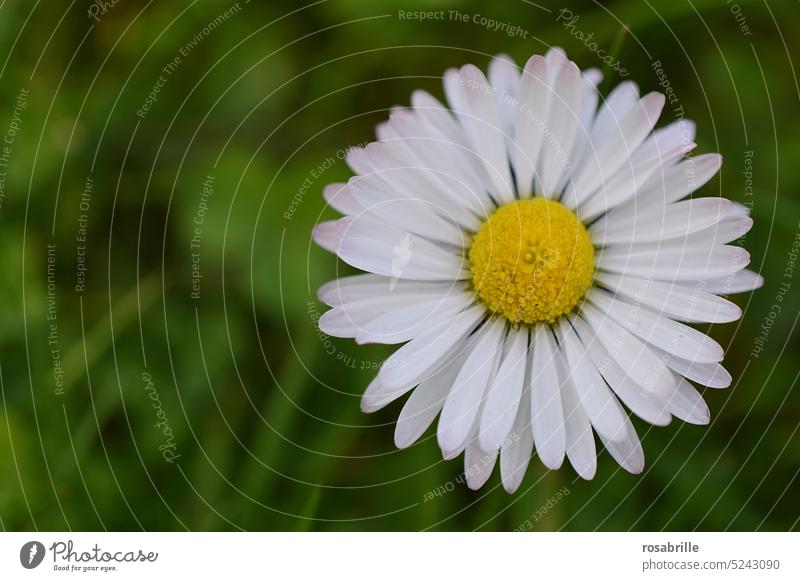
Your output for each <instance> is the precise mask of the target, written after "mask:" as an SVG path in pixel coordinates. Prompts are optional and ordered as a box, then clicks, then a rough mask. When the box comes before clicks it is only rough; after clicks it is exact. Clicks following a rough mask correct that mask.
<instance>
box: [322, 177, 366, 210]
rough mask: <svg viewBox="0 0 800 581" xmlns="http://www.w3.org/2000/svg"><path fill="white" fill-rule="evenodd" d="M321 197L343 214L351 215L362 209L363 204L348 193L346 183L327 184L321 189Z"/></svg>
mask: <svg viewBox="0 0 800 581" xmlns="http://www.w3.org/2000/svg"><path fill="white" fill-rule="evenodd" d="M322 197H323V198H325V201H326V202H328V205H329V206H330V207H331V208H333V209H334V210H336V211H337V212H340V213H341V214H344V215H345V216H353V215H355V214H359V213H361V212H363V211H364V208H363V206H361V204H359V203H358V202H357V201H356V199H355V198H354V197H353V196H352V195H351V194H350V190H348V189H347V184H328V185H327V186H325V187H324V188H323V189H322Z"/></svg>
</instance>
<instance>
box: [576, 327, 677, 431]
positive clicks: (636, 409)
mask: <svg viewBox="0 0 800 581" xmlns="http://www.w3.org/2000/svg"><path fill="white" fill-rule="evenodd" d="M571 321H572V323H573V325H575V329H576V330H577V331H578V335H579V336H580V338H581V342H582V343H583V345H584V347H585V349H586V351H587V352H588V353H589V356H590V357H591V358H592V361H593V362H594V364H595V365H596V366H597V370H598V371H599V372H600V373H601V375H602V376H603V378H604V379H605V380H606V382H608V385H609V386H610V387H611V389H613V390H614V393H616V394H617V396H619V398H620V399H621V400H622V402H623V403H624V404H625V405H626V406H628V408H630V410H631V411H632V412H633V413H635V414H636V415H637V416H639V417H640V418H642V419H643V420H644V421H646V422H648V423H651V424H653V425H656V426H666V425H667V424H669V423H670V421H671V420H672V416H671V415H670V413H669V410H667V409H666V407H665V405H664V401H663V400H662V399H661V398H659V397H657V396H655V395H653V394H652V393H651V392H649V391H647V390H646V389H644V388H643V387H642V386H640V385H638V384H637V383H636V382H635V381H634V380H633V379H632V378H631V377H630V376H629V375H627V374H626V373H625V372H624V371H623V370H622V368H621V367H620V366H619V365H618V364H617V362H616V361H615V360H614V358H613V357H611V355H610V354H609V353H608V350H607V349H606V348H605V347H604V346H603V344H602V343H601V342H600V340H599V339H598V338H597V335H596V333H595V331H594V330H593V329H592V328H591V326H590V325H589V324H588V323H587V322H586V321H584V320H583V319H581V318H580V317H572V318H571ZM625 332H626V333H627V331H625Z"/></svg>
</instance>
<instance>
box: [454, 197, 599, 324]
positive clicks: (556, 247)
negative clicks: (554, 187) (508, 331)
mask: <svg viewBox="0 0 800 581" xmlns="http://www.w3.org/2000/svg"><path fill="white" fill-rule="evenodd" d="M469 261H470V269H471V271H472V282H473V284H474V287H475V290H476V291H477V293H478V295H479V296H480V298H481V299H482V300H483V302H484V303H486V305H487V306H488V307H489V309H490V310H491V311H492V312H495V313H499V314H502V315H503V316H505V317H506V318H507V319H508V320H509V321H512V322H514V323H528V324H532V323H536V322H540V321H547V322H549V323H552V322H553V321H555V320H556V318H558V317H559V316H561V315H564V314H566V313H568V312H570V311H571V310H572V308H573V307H574V306H575V305H576V304H577V303H578V301H579V300H580V299H581V297H583V295H584V293H585V292H586V290H587V289H588V288H589V286H590V285H591V284H592V276H593V274H594V248H593V247H592V243H591V241H590V240H589V233H588V232H587V231H586V228H585V227H584V226H583V224H582V223H581V221H580V220H578V218H577V217H576V216H575V214H573V213H572V212H570V211H569V210H568V209H567V208H565V207H564V206H562V205H561V204H560V203H558V202H555V201H552V200H545V199H543V198H534V199H531V200H518V201H516V202H513V203H511V204H507V205H505V206H503V207H501V208H499V209H498V210H497V211H495V212H494V213H493V214H492V215H491V216H489V219H488V220H486V222H484V223H483V225H481V228H480V230H479V231H478V233H477V234H476V235H475V238H474V240H473V241H472V246H471V247H470V249H469Z"/></svg>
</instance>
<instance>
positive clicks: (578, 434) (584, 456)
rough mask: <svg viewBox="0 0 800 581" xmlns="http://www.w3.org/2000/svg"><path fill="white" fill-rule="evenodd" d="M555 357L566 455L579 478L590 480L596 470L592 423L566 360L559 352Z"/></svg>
mask: <svg viewBox="0 0 800 581" xmlns="http://www.w3.org/2000/svg"><path fill="white" fill-rule="evenodd" d="M556 353H559V352H558V351H557V352H556ZM557 358H558V361H559V363H558V365H559V370H558V375H559V377H560V378H561V381H562V383H561V390H560V391H561V400H562V404H563V406H564V426H565V431H566V442H567V457H568V458H569V461H570V464H572V467H573V468H575V472H577V473H578V475H579V476H580V477H581V478H583V479H585V480H591V479H592V478H594V475H595V472H596V471H597V451H596V449H595V445H594V435H593V434H592V425H591V424H590V423H589V416H587V415H586V412H585V411H583V407H582V406H581V404H580V400H579V399H578V395H577V394H576V393H575V389H574V387H573V385H572V380H571V379H570V377H569V370H568V368H567V365H566V362H564V361H563V357H562V356H561V355H560V354H559V355H558V356H557Z"/></svg>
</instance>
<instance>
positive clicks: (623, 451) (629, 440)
mask: <svg viewBox="0 0 800 581" xmlns="http://www.w3.org/2000/svg"><path fill="white" fill-rule="evenodd" d="M624 422H625V426H624V427H625V429H624V433H625V435H624V437H622V438H618V439H616V440H610V439H608V438H606V437H605V436H603V435H602V434H601V433H599V432H598V434H597V435H598V436H600V439H601V440H602V441H603V445H604V446H605V447H606V449H607V450H608V453H609V454H611V457H612V458H614V460H616V461H617V463H618V464H619V465H620V466H622V467H623V468H624V469H625V470H627V471H628V472H630V473H631V474H641V472H642V470H644V451H643V450H642V444H641V442H640V441H639V436H637V435H636V430H635V429H634V427H633V424H631V421H630V420H629V419H628V416H625V420H624Z"/></svg>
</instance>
